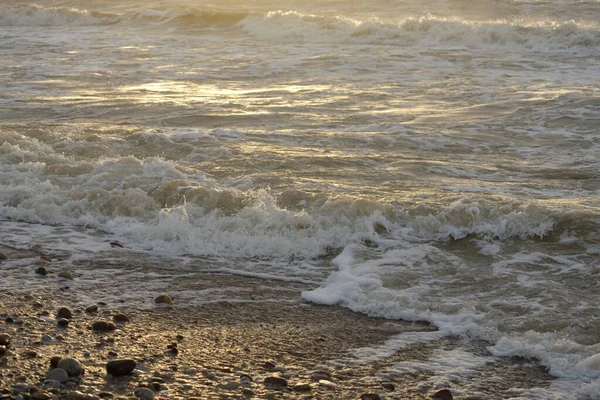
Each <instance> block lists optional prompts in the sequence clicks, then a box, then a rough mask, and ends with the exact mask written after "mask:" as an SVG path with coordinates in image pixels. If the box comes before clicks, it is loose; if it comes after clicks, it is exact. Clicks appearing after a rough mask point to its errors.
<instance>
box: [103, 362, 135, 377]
mask: <svg viewBox="0 0 600 400" xmlns="http://www.w3.org/2000/svg"><path fill="white" fill-rule="evenodd" d="M135 366H136V363H135V361H134V360H130V359H123V360H111V361H109V362H107V363H106V373H108V374H109V375H112V376H123V375H127V374H129V373H131V371H133V370H134V369H135Z"/></svg>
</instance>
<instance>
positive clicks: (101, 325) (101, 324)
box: [92, 321, 117, 332]
mask: <svg viewBox="0 0 600 400" xmlns="http://www.w3.org/2000/svg"><path fill="white" fill-rule="evenodd" d="M116 328H117V327H116V325H115V324H113V323H112V322H106V321H96V322H94V323H93V324H92V329H93V330H95V331H96V332H108V331H114V330H115V329H116Z"/></svg>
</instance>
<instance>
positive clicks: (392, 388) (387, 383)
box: [381, 382, 396, 392]
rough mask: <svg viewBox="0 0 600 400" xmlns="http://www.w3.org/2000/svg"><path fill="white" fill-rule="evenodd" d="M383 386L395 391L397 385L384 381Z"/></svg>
mask: <svg viewBox="0 0 600 400" xmlns="http://www.w3.org/2000/svg"><path fill="white" fill-rule="evenodd" d="M381 387H382V388H384V389H385V390H387V391H390V392H393V391H394V390H396V385H394V384H393V383H390V382H385V383H382V384H381Z"/></svg>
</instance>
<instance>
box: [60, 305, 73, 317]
mask: <svg viewBox="0 0 600 400" xmlns="http://www.w3.org/2000/svg"><path fill="white" fill-rule="evenodd" d="M56 318H66V319H71V318H73V313H72V312H71V310H69V309H68V308H67V307H61V308H59V309H58V310H57V311H56Z"/></svg>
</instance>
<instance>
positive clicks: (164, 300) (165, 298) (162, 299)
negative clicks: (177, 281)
mask: <svg viewBox="0 0 600 400" xmlns="http://www.w3.org/2000/svg"><path fill="white" fill-rule="evenodd" d="M154 302H155V303H156V304H169V305H172V304H173V299H171V296H169V295H166V294H161V295H160V296H158V297H157V298H155V299H154Z"/></svg>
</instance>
